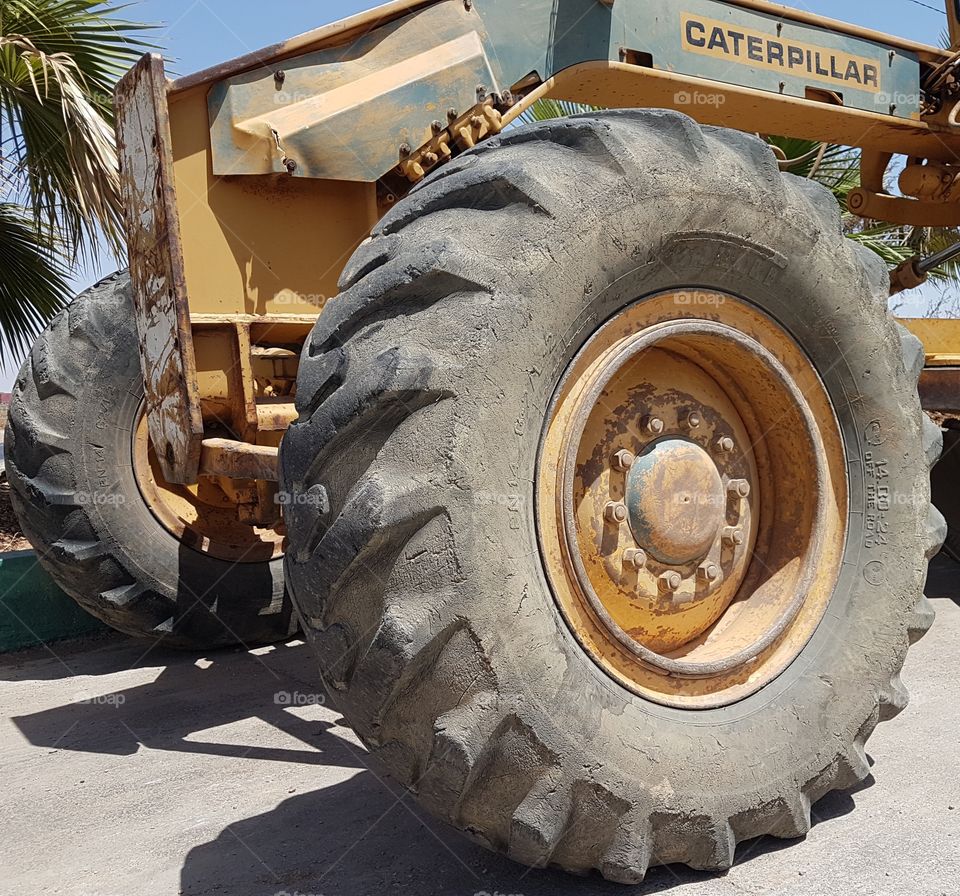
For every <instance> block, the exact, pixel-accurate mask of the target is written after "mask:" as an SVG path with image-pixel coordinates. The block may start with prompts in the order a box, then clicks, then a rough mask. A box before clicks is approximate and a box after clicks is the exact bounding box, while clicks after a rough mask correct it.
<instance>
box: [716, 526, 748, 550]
mask: <svg viewBox="0 0 960 896" xmlns="http://www.w3.org/2000/svg"><path fill="white" fill-rule="evenodd" d="M720 537H721V539H722V540H723V543H724V544H726V545H730V546H731V547H737V546H738V545H741V544H743V529H738V528H737V527H736V526H727V527H726V528H725V529H724V530H723V534H722V535H721V536H720Z"/></svg>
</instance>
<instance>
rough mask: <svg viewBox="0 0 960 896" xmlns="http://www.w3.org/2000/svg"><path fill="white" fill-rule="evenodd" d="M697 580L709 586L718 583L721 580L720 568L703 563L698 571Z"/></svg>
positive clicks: (712, 564) (713, 564) (714, 564)
mask: <svg viewBox="0 0 960 896" xmlns="http://www.w3.org/2000/svg"><path fill="white" fill-rule="evenodd" d="M697 578H698V579H699V580H700V581H701V582H706V583H707V584H710V583H711V582H716V581H717V579H719V578H720V568H719V567H718V566H717V564H716V563H701V564H700V566H699V568H698V569H697Z"/></svg>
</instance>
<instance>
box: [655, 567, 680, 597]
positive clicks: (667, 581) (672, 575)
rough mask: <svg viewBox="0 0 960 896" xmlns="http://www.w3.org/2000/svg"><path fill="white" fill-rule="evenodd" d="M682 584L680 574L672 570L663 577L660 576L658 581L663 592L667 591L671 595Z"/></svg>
mask: <svg viewBox="0 0 960 896" xmlns="http://www.w3.org/2000/svg"><path fill="white" fill-rule="evenodd" d="M682 582H683V579H682V578H680V573H678V572H677V571H676V570H672V569H671V570H670V571H668V572H665V573H664V574H663V575H661V576H660V580H659V583H660V587H661V588H662V589H663V590H664V591H669V592H671V593H672V592H674V591H676V590H677V589H678V588H679V587H680V585H681V583H682Z"/></svg>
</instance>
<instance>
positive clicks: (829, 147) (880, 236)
mask: <svg viewBox="0 0 960 896" xmlns="http://www.w3.org/2000/svg"><path fill="white" fill-rule="evenodd" d="M598 109H599V107H596V106H586V105H582V104H579V103H571V102H566V101H563V100H550V99H546V100H540V101H538V102H537V103H535V104H534V105H533V106H531V107H530V109H528V110H527V111H526V112H524V114H523V115H521V116H520V119H519V120H520V121H522V122H524V123H527V124H532V123H533V122H537V121H546V120H547V119H551V118H565V117H567V116H570V115H578V114H582V113H589V112H596V111H598ZM766 140H767V142H768V143H769V144H770V145H771V147H772V148H773V151H774V153H775V154H776V155H777V157H778V159H780V167H781V169H782V170H784V171H788V172H790V173H791V174H795V175H797V176H799V177H809V178H812V179H813V180H816V181H817V182H818V183H821V184H823V185H824V186H825V187H827V188H828V189H829V190H830V191H831V192H832V193H833V195H834V196H835V197H836V199H837V203H838V205H839V206H840V214H841V219H842V223H843V229H844V232H845V233H846V235H847V236H848V237H849V238H850V239H852V240H855V241H856V242H858V243H861V244H862V245H864V246H866V247H867V248H868V249H871V250H872V251H873V252H875V253H876V254H877V255H879V256H880V257H881V258H882V259H883V260H884V261H885V262H887V264H888V265H889V266H890V267H891V268H895V267H896V266H897V265H899V264H900V263H901V262H903V261H906V260H907V259H909V258H913V257H914V256H916V255H933V254H934V253H935V252H939V251H940V250H941V249H945V248H947V247H948V246H952V245H954V244H955V243H957V242H960V228H953V227H950V228H945V227H902V226H899V225H896V224H886V223H883V222H879V221H864V220H863V219H862V218H860V217H858V216H856V215H854V214H852V213H851V212H850V211H848V210H847V196H848V195H849V194H850V191H851V190H855V189H857V188H858V187H859V186H860V154H859V153H858V152H857V151H856V150H853V149H850V148H849V147H846V146H839V145H836V144H832V143H820V142H818V141H815V140H797V139H793V138H787V137H767V138H766ZM930 276H931V279H933V280H934V281H935V282H938V283H939V284H940V285H941V286H944V287H946V286H956V285H958V284H960V261H953V262H949V263H948V264H946V265H944V266H943V267H941V268H938V269H937V270H935V271H933V272H932V273H931V275H930ZM946 304H949V303H946V301H945V302H944V305H946ZM952 304H954V305H955V304H956V302H955V301H954V302H953V303H952ZM932 310H933V311H934V312H937V311H946V310H953V311H956V310H957V309H956V308H947V307H938V308H935V309H932Z"/></svg>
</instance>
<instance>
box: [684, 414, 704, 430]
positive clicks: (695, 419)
mask: <svg viewBox="0 0 960 896" xmlns="http://www.w3.org/2000/svg"><path fill="white" fill-rule="evenodd" d="M701 423H703V417H701V416H700V414H699V412H697V411H690V412H689V413H688V414H687V415H686V416H685V417H684V418H683V425H684V426H685V427H686V428H687V429H696V428H697V427H698V426H699V425H700V424H701Z"/></svg>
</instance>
